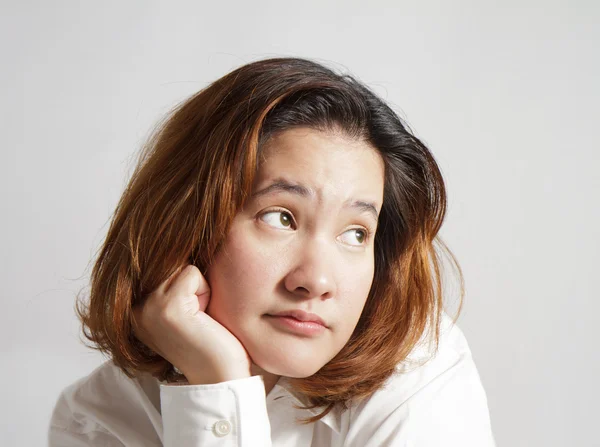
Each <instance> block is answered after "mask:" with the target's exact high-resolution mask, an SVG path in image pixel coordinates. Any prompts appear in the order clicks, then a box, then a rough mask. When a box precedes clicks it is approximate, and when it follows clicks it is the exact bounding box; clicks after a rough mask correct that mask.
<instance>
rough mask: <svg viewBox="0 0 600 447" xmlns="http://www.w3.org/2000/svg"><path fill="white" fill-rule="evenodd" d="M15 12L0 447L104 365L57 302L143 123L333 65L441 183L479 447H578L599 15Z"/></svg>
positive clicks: (579, 6) (433, 6)
mask: <svg viewBox="0 0 600 447" xmlns="http://www.w3.org/2000/svg"><path fill="white" fill-rule="evenodd" d="M495 3H497V4H498V5H492V4H491V3H488V2H479V1H454V2H416V1H415V2H392V1H371V2H365V1H360V2H359V1H356V2H353V1H346V2H327V1H316V0H310V1H304V2H284V1H271V2H267V1H252V2H249V1H235V2H200V1H194V2H192V1H190V2H174V1H170V2H157V1H119V2H117V1H102V2H76V1H71V2H66V1H52V2H46V1H29V2H27V1H23V2H10V3H8V2H3V5H2V14H1V18H0V37H1V38H0V48H1V63H2V70H0V81H1V82H0V92H1V94H0V97H1V98H2V99H1V101H0V113H1V119H0V123H1V124H0V125H1V126H2V162H1V163H0V182H2V184H1V186H2V188H1V191H2V192H1V194H2V197H1V200H2V202H1V203H2V207H3V212H2V220H1V225H2V261H1V262H2V264H1V267H2V269H1V272H2V273H1V274H2V277H1V279H2V286H3V290H2V292H1V295H0V296H1V299H2V320H1V324H0V349H1V358H2V368H0V383H2V391H1V395H0V402H1V404H0V405H1V410H0V411H1V420H2V424H1V425H0V427H1V429H0V430H1V431H0V444H2V445H7V446H8V445H11V446H12V445H19V446H25V445H27V446H33V445H44V444H45V436H46V429H47V423H48V418H49V416H50V412H51V409H52V406H53V404H54V402H55V400H56V398H57V396H58V393H59V391H60V390H61V389H62V388H63V387H65V386H66V385H68V384H69V383H71V382H73V381H74V380H76V379H77V378H79V377H81V376H83V375H85V374H87V373H88V372H89V371H91V369H92V368H94V367H95V366H96V365H98V364H99V363H100V362H101V361H102V360H103V359H102V358H101V357H100V356H99V355H98V354H96V353H93V352H91V351H88V350H86V349H85V348H84V347H83V346H82V344H81V343H80V341H79V326H78V323H77V321H76V319H75V316H74V313H73V301H74V298H75V294H76V293H77V292H78V291H79V289H80V288H82V287H85V286H86V285H87V279H88V275H89V273H90V268H91V260H93V257H94V254H95V252H96V250H97V249H98V247H99V246H100V244H101V242H102V240H103V238H104V236H105V234H106V231H107V229H108V219H109V217H110V214H111V213H112V211H113V210H114V207H115V205H116V202H117V200H118V198H119V196H120V194H121V192H122V190H123V187H124V186H125V183H126V180H127V178H128V176H129V175H130V173H131V171H132V169H133V162H134V155H135V153H136V151H137V150H138V148H139V147H140V144H141V142H142V141H143V140H144V138H145V137H146V136H147V135H148V132H149V130H150V129H151V127H152V125H153V124H154V123H155V122H156V120H158V119H159V118H160V117H161V116H162V115H163V114H164V113H165V112H166V111H167V110H168V109H169V108H170V107H171V106H173V105H174V104H175V103H176V102H177V101H179V100H181V99H183V98H184V97H186V96H188V95H190V94H191V93H193V92H195V91H197V90H198V89H200V88H202V87H204V86H205V85H206V84H207V83H208V82H209V81H211V80H214V79H216V78H218V77H219V76H221V75H223V74H225V73H226V72H228V71H230V70H231V69H233V68H235V67H237V66H239V65H241V64H243V63H246V62H250V61H252V60H256V59H260V58H264V57H269V56H281V55H298V56H306V57H311V58H316V59H317V60H320V61H322V62H326V63H335V66H337V67H340V68H347V69H349V70H350V71H351V72H352V73H354V74H356V75H357V76H358V77H359V78H360V79H362V80H363V81H364V82H366V83H368V84H369V85H371V86H372V87H373V88H374V89H375V90H376V91H377V92H378V93H379V94H381V95H382V96H383V97H385V98H387V100H388V101H390V102H391V103H392V105H393V106H394V107H395V109H396V110H397V111H398V112H399V113H400V115H401V116H403V117H404V118H406V119H407V121H408V123H409V124H410V126H411V127H412V128H413V129H414V130H415V132H416V133H417V135H418V136H419V137H421V138H422V139H423V140H424V141H425V143H426V144H428V146H429V147H430V148H431V150H432V151H433V153H434V154H435V156H436V157H437V159H438V161H439V163H440V165H441V167H442V170H443V173H444V175H445V178H446V180H447V184H448V190H449V195H450V202H449V213H448V217H447V221H446V223H445V226H444V227H443V230H442V235H443V237H444V238H445V240H446V242H447V243H448V244H449V246H450V247H451V249H452V250H453V251H454V253H455V254H456V256H457V257H458V259H459V261H460V262H461V265H462V267H463V269H464V274H465V278H466V288H467V296H466V301H465V308H464V313H463V314H462V316H461V318H460V319H459V326H460V327H461V328H462V329H463V331H464V332H465V334H466V336H467V339H468V341H469V343H470V346H471V348H472V351H473V354H474V357H475V361H476V363H477V365H478V368H479V371H480V374H481V378H482V381H483V384H484V386H485V388H486V390H487V393H488V399H489V406H490V411H491V418H492V425H493V429H494V433H495V436H496V439H497V442H498V445H499V446H545V447H551V446H561V447H562V446H571V445H573V446H598V445H600V441H599V440H598V435H597V430H596V426H597V423H596V418H597V416H598V414H599V412H598V410H597V403H598V401H600V392H599V386H598V384H597V382H596V379H597V377H598V376H599V372H600V371H599V365H600V362H599V360H598V349H597V343H596V342H597V341H598V339H599V337H598V329H597V324H598V311H599V310H600V306H599V305H598V301H599V298H600V294H599V292H598V282H597V278H598V274H597V270H598V267H600V257H599V254H598V253H599V248H600V247H599V239H600V238H599V233H600V230H599V228H600V211H599V208H600V207H599V203H600V200H599V193H600V175H599V174H598V162H599V161H600V157H599V156H598V150H599V144H598V143H599V141H598V118H600V113H599V110H598V104H599V100H600V95H599V93H600V91H599V87H598V83H599V79H600V62H599V56H598V55H599V54H600V50H599V47H600V26H599V25H600V3H599V2H594V1H588V2H586V1H569V2H567V1H564V2H553V1H539V2H536V1H521V2H516V1H515V2H495Z"/></svg>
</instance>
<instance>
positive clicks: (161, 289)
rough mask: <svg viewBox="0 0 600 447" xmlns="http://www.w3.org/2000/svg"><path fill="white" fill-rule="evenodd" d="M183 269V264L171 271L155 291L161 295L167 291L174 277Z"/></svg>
mask: <svg viewBox="0 0 600 447" xmlns="http://www.w3.org/2000/svg"><path fill="white" fill-rule="evenodd" d="M183 270H185V266H182V267H180V268H178V269H175V271H174V272H173V273H171V274H170V275H169V277H168V278H167V279H165V280H164V281H163V282H161V283H160V285H159V286H158V287H157V288H156V290H155V292H156V293H158V294H161V295H163V294H165V293H166V292H167V290H168V289H169V287H170V286H171V284H172V283H173V281H174V280H175V278H176V277H177V276H178V275H179V274H180V273H181V272H182V271H183Z"/></svg>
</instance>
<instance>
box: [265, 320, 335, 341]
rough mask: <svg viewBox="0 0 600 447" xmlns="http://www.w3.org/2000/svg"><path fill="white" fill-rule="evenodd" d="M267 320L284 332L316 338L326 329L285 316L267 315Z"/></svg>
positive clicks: (310, 322) (311, 322) (313, 322)
mask: <svg viewBox="0 0 600 447" xmlns="http://www.w3.org/2000/svg"><path fill="white" fill-rule="evenodd" d="M267 317H268V319H269V320H270V321H272V322H273V324H275V325H277V326H278V327H279V328H281V329H283V330H284V331H286V332H291V333H294V334H298V335H304V336H309V337H311V336H316V335H319V334H322V333H323V332H324V331H325V330H326V329H327V328H326V327H325V326H324V325H322V324H321V323H318V322H315V321H300V320H297V319H296V318H294V317H291V316H286V315H267Z"/></svg>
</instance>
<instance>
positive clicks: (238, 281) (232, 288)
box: [208, 233, 276, 321]
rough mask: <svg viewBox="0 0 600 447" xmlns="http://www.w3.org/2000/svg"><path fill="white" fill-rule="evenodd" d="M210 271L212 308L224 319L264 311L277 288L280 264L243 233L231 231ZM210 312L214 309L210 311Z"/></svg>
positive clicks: (210, 307) (210, 306) (210, 308)
mask: <svg viewBox="0 0 600 447" xmlns="http://www.w3.org/2000/svg"><path fill="white" fill-rule="evenodd" d="M229 236H230V237H229V239H228V241H227V243H226V244H225V245H224V246H223V248H222V250H221V252H220V253H219V254H218V255H217V257H216V259H215V262H214V263H213V265H212V266H211V268H210V269H209V272H208V281H209V284H210V286H211V304H210V305H209V310H210V311H212V312H214V313H215V315H212V314H211V315H212V316H214V317H215V318H217V317H219V319H222V320H224V321H227V320H228V319H232V318H236V319H237V318H240V319H242V318H243V316H244V315H247V314H248V313H250V312H251V311H252V310H254V311H255V312H260V311H261V310H265V309H260V308H258V307H264V305H265V303H266V302H267V301H266V300H267V299H268V297H269V296H270V295H271V293H272V290H273V288H274V287H275V284H274V278H275V275H276V272H275V268H276V263H275V262H273V260H272V256H271V255H270V254H269V253H267V252H265V251H264V250H261V248H260V247H259V246H257V244H255V243H253V242H252V241H251V240H250V239H249V238H247V237H244V235H243V234H240V235H237V234H235V233H230V235H229ZM209 313H210V312H209Z"/></svg>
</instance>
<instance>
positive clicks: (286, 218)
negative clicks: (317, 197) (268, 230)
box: [260, 210, 294, 229]
mask: <svg viewBox="0 0 600 447" xmlns="http://www.w3.org/2000/svg"><path fill="white" fill-rule="evenodd" d="M260 219H261V220H262V221H263V222H266V223H267V224H269V225H271V226H272V227H275V228H282V229H289V228H292V225H293V224H294V219H293V218H292V215H291V214H290V213H288V212H287V211H283V210H273V211H268V212H266V213H264V214H263V215H261V216H260Z"/></svg>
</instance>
